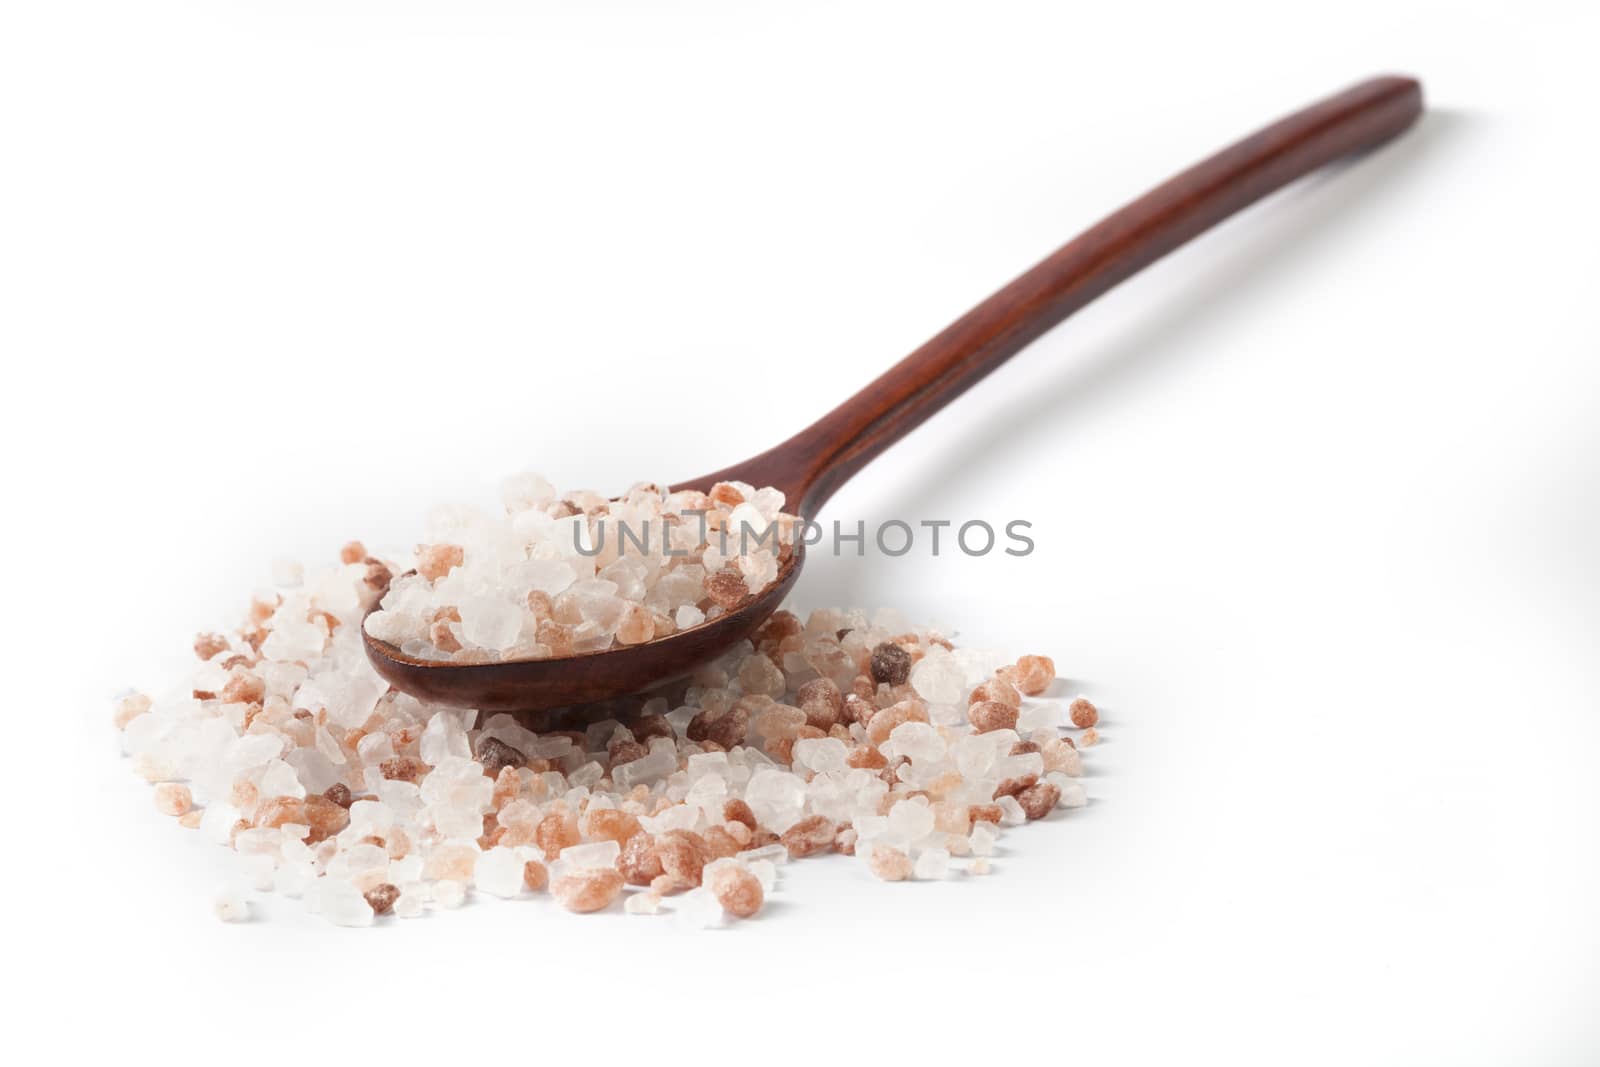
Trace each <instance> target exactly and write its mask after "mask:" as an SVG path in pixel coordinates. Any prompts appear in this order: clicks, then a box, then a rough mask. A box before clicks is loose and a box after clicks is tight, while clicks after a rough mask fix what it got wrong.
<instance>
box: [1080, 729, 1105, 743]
mask: <svg viewBox="0 0 1600 1067" xmlns="http://www.w3.org/2000/svg"><path fill="white" fill-rule="evenodd" d="M1099 742H1100V731H1098V730H1096V729H1095V728H1094V727H1092V726H1091V727H1089V729H1087V730H1085V731H1084V732H1083V734H1082V736H1080V737H1079V738H1078V744H1080V745H1082V746H1083V747H1084V748H1088V747H1089V746H1090V745H1095V744H1099Z"/></svg>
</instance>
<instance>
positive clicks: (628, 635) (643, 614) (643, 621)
mask: <svg viewBox="0 0 1600 1067" xmlns="http://www.w3.org/2000/svg"><path fill="white" fill-rule="evenodd" d="M655 629H656V628H655V619H654V617H653V616H652V615H651V613H650V612H649V611H647V610H646V609H645V608H643V607H641V606H640V605H638V604H629V605H628V606H627V607H625V608H623V609H622V618H621V619H620V620H619V621H618V623H617V643H618V644H623V645H642V644H644V643H645V642H646V641H648V640H650V639H651V638H652V637H654V636H655Z"/></svg>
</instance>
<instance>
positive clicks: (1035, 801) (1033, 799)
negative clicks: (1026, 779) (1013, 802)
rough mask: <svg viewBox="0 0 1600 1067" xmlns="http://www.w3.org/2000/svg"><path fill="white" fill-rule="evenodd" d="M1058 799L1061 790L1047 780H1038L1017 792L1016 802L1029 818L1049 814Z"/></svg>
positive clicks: (1037, 817)
mask: <svg viewBox="0 0 1600 1067" xmlns="http://www.w3.org/2000/svg"><path fill="white" fill-rule="evenodd" d="M1060 799H1061V790H1060V789H1059V788H1057V787H1056V786H1054V785H1052V784H1051V783H1049V782H1038V783H1036V784H1034V785H1030V786H1029V787H1028V788H1026V789H1024V790H1023V791H1022V792H1020V793H1018V794H1017V803H1018V804H1020V805H1022V811H1023V813H1024V814H1025V815H1026V816H1027V817H1028V818H1029V819H1042V818H1044V817H1045V816H1046V815H1049V814H1050V812H1051V811H1052V810H1053V809H1054V808H1055V806H1056V803H1057V802H1058V801H1059V800H1060Z"/></svg>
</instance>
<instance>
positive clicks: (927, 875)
mask: <svg viewBox="0 0 1600 1067" xmlns="http://www.w3.org/2000/svg"><path fill="white" fill-rule="evenodd" d="M949 872H950V853H949V852H948V851H946V850H945V849H942V848H928V849H923V850H922V852H920V853H919V854H918V855H917V860H916V863H915V864H914V865H913V866H912V868H911V873H912V874H913V875H915V876H916V877H918V878H922V879H926V880H928V881H937V880H938V879H940V878H943V877H944V876H945V875H946V874H948V873H949Z"/></svg>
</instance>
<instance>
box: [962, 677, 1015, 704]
mask: <svg viewBox="0 0 1600 1067" xmlns="http://www.w3.org/2000/svg"><path fill="white" fill-rule="evenodd" d="M985 700H995V701H999V702H1000V703H1001V704H1005V705H1008V706H1009V707H1013V708H1017V709H1018V710H1021V708H1022V694H1021V693H1020V692H1018V691H1017V687H1016V686H1014V685H1012V684H1011V683H1010V682H1008V681H1006V680H1005V679H1004V678H999V677H995V678H990V679H989V680H988V681H987V682H984V683H982V684H980V685H978V686H976V687H975V688H974V689H973V690H972V694H971V695H970V696H969V697H968V698H967V703H968V704H980V703H982V702H983V701H985Z"/></svg>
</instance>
